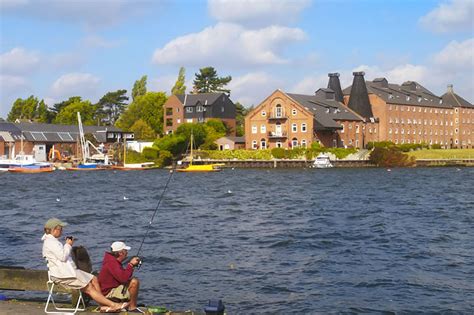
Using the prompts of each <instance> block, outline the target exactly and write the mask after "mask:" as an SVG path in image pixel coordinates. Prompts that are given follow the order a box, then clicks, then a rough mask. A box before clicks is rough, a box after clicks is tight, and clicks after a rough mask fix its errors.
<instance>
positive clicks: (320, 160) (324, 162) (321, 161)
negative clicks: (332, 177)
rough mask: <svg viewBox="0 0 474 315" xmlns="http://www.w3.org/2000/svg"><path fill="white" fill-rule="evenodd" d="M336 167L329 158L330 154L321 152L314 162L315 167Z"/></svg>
mask: <svg viewBox="0 0 474 315" xmlns="http://www.w3.org/2000/svg"><path fill="white" fill-rule="evenodd" d="M331 167H334V166H333V165H332V164H331V161H330V160H329V156H327V155H324V154H320V155H318V156H317V157H316V159H315V160H314V163H313V168H331Z"/></svg>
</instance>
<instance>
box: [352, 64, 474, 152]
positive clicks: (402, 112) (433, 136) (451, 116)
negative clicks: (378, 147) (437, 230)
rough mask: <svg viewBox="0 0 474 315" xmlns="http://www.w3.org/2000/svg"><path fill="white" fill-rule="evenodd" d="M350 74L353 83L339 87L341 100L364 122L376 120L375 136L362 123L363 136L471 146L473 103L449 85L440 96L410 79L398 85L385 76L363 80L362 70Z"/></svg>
mask: <svg viewBox="0 0 474 315" xmlns="http://www.w3.org/2000/svg"><path fill="white" fill-rule="evenodd" d="M353 74H354V81H353V84H352V85H351V86H349V87H347V88H346V89H344V91H343V93H344V103H345V104H347V106H348V107H349V108H350V109H352V110H354V111H355V112H356V113H358V114H359V115H361V116H362V117H364V119H365V121H366V123H367V122H369V121H374V122H378V126H377V128H376V130H377V133H378V134H377V136H375V135H374V134H373V126H372V127H371V126H368V125H366V126H365V137H366V139H373V141H387V140H388V141H392V142H394V143H395V144H405V143H411V144H413V143H427V144H430V145H432V144H438V145H441V147H443V148H472V147H473V143H474V106H473V105H472V104H470V103H469V102H468V101H466V100H465V99H463V98H461V97H460V96H459V95H457V94H455V93H454V92H453V89H452V86H449V88H448V92H447V93H445V94H444V95H443V96H441V97H440V96H437V95H435V94H434V93H433V92H431V91H429V90H428V89H427V88H425V87H423V86H422V85H420V84H419V83H417V82H414V81H407V82H404V83H402V84H401V85H398V84H392V83H389V82H388V81H387V79H385V78H377V79H374V80H373V81H365V79H364V72H354V73H353ZM369 141H371V140H369ZM365 144H367V141H366V142H365Z"/></svg>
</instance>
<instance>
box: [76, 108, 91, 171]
mask: <svg viewBox="0 0 474 315" xmlns="http://www.w3.org/2000/svg"><path fill="white" fill-rule="evenodd" d="M77 122H78V124H79V136H80V138H81V149H82V161H83V163H86V162H87V159H88V158H89V147H88V145H87V143H86V138H85V137H84V129H83V128H82V119H81V113H80V112H77Z"/></svg>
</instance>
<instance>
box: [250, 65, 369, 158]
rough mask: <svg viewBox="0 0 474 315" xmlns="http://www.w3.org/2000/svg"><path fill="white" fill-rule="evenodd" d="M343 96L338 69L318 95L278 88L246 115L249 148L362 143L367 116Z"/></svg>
mask: <svg viewBox="0 0 474 315" xmlns="http://www.w3.org/2000/svg"><path fill="white" fill-rule="evenodd" d="M342 99H343V96H342V91H341V87H340V83H339V74H338V73H330V74H329V84H328V88H321V89H318V90H317V91H316V92H315V94H314V95H303V94H292V93H285V92H283V91H281V90H276V91H275V92H273V93H272V94H271V95H270V96H268V97H267V98H266V99H265V100H264V101H263V102H262V103H261V104H259V105H258V106H257V107H255V108H254V109H253V110H252V111H251V112H249V113H248V114H247V115H246V117H245V138H246V148H247V149H267V148H268V149H272V148H295V147H309V146H310V145H311V143H312V142H315V141H316V142H319V143H321V144H322V145H324V146H326V147H362V146H363V143H364V136H363V127H364V119H363V117H361V116H360V115H358V114H357V113H355V112H354V111H353V110H351V109H349V108H347V107H346V106H345V105H344V104H343V103H342ZM375 127H376V124H375V122H374V128H375Z"/></svg>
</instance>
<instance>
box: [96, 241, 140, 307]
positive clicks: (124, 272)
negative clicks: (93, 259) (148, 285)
mask: <svg viewBox="0 0 474 315" xmlns="http://www.w3.org/2000/svg"><path fill="white" fill-rule="evenodd" d="M129 250H130V247H129V246H127V245H125V243H124V242H114V243H112V245H111V246H110V252H105V255H104V260H103V261H102V268H101V270H100V273H99V284H100V287H101V289H102V294H103V295H104V296H106V297H107V298H110V299H117V300H121V301H130V304H129V306H128V310H129V312H137V313H142V311H141V310H140V309H139V308H137V299H138V289H139V288H140V282H139V281H138V279H137V278H132V275H133V268H135V267H136V266H138V264H139V263H140V259H139V258H138V257H133V258H132V259H131V260H130V262H129V263H128V264H127V265H126V266H125V267H124V266H123V265H122V263H123V261H124V260H125V258H127V255H128V251H129Z"/></svg>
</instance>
